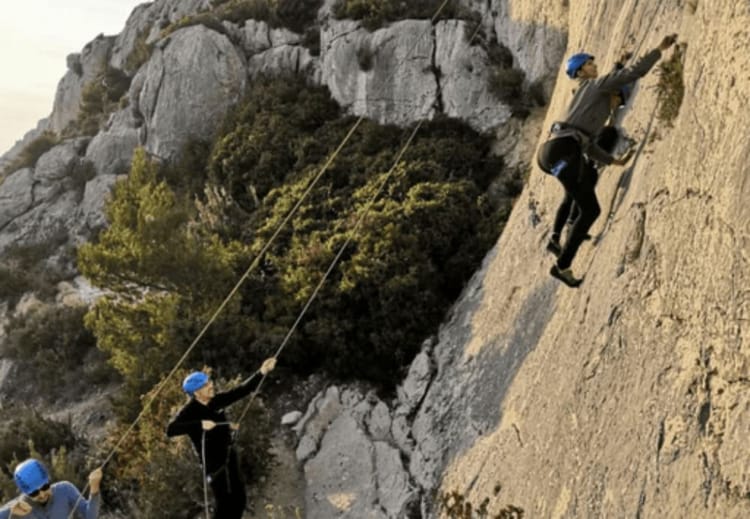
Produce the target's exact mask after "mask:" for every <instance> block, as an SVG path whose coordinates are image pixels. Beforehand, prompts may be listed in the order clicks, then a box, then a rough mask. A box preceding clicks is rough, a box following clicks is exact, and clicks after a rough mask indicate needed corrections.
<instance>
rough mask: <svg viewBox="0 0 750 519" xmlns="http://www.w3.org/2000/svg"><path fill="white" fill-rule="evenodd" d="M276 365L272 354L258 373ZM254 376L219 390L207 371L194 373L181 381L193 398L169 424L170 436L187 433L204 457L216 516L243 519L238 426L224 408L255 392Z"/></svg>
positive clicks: (205, 472)
mask: <svg viewBox="0 0 750 519" xmlns="http://www.w3.org/2000/svg"><path fill="white" fill-rule="evenodd" d="M275 367H276V359H275V358H274V357H271V358H269V359H266V360H265V361H264V362H263V365H262V366H261V368H260V369H259V370H258V372H256V374H257V373H260V374H261V375H267V374H268V373H270V372H271V371H273V369H274V368H275ZM254 377H255V375H253V376H251V377H250V378H248V379H247V380H245V381H244V382H243V383H242V384H240V385H239V386H238V387H236V388H234V389H231V390H229V391H225V392H222V393H216V392H215V391H214V384H213V382H212V381H211V379H210V378H209V377H208V375H207V374H205V373H204V372H202V371H196V372H193V373H191V374H190V375H188V376H187V377H186V378H185V380H184V381H183V383H182V389H183V390H184V391H185V392H186V393H187V394H188V396H189V397H190V401H189V402H188V403H187V404H185V406H183V408H182V409H181V410H180V411H179V412H178V413H177V415H176V416H175V417H174V418H173V419H172V421H171V422H170V423H169V425H168V426H167V436H169V437H173V436H180V435H183V434H187V435H188V436H189V437H190V440H191V441H192V442H193V446H194V447H195V450H196V451H197V453H198V456H200V457H201V463H202V464H203V472H204V475H205V477H206V480H207V481H208V483H210V484H211V488H212V489H213V492H214V498H215V500H216V508H215V511H214V519H241V518H242V514H243V513H244V511H245V504H246V496H245V484H244V482H243V481H242V477H241V475H240V469H239V463H238V460H237V452H236V451H235V450H234V447H233V446H232V434H231V432H232V431H233V430H237V429H238V428H239V425H238V424H236V423H233V422H228V421H227V416H226V414H225V412H224V409H225V408H226V407H228V406H230V405H231V404H233V403H235V402H237V401H238V400H240V399H242V398H244V397H246V396H248V395H249V394H250V393H252V392H253V390H254V389H255V388H256V387H257V386H258V384H253V383H252V380H253V378H254Z"/></svg>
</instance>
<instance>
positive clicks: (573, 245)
mask: <svg viewBox="0 0 750 519" xmlns="http://www.w3.org/2000/svg"><path fill="white" fill-rule="evenodd" d="M676 39H677V36H676V35H669V36H665V37H664V39H663V40H662V41H661V43H660V44H659V46H658V47H657V48H656V49H654V50H652V51H650V52H648V53H647V54H645V55H644V56H643V57H641V58H640V59H639V60H638V61H637V62H636V63H635V64H634V65H632V66H630V67H624V68H622V69H619V70H615V71H613V72H611V73H610V74H606V75H604V76H602V77H599V74H598V70H597V66H596V63H595V62H594V56H592V55H590V54H586V53H578V54H574V55H573V56H571V57H570V58H569V59H568V61H567V64H566V69H565V72H566V74H567V75H568V77H570V78H571V79H577V80H578V82H579V85H578V90H577V91H576V93H575V95H574V96H573V100H572V101H571V102H570V106H569V107H568V112H567V114H566V115H565V117H564V118H563V120H562V121H559V122H556V123H554V124H553V125H552V129H551V131H550V138H549V139H548V140H547V142H545V143H544V144H543V145H542V147H541V148H540V150H539V153H538V155H537V162H538V164H539V167H540V168H541V169H542V171H544V172H545V173H547V174H549V175H552V176H554V177H555V178H557V180H558V181H559V182H560V183H561V184H562V185H563V188H564V189H565V200H563V203H562V204H560V207H559V208H558V211H557V215H556V217H555V221H556V222H557V223H556V224H555V228H554V229H556V230H558V231H559V229H562V225H563V224H564V222H565V220H566V219H567V218H568V215H569V213H570V208H571V204H572V203H575V206H577V208H578V215H577V218H576V220H575V222H574V223H573V226H572V228H571V230H570V233H569V234H568V236H567V239H566V241H565V244H564V245H560V243H559V233H555V232H554V231H553V235H552V237H551V241H552V244H548V249H550V250H554V249H555V248H557V251H559V254H558V257H557V261H556V262H555V264H554V265H552V268H551V269H550V274H551V275H552V276H553V277H555V278H557V279H559V280H560V281H562V282H563V283H565V284H566V285H568V286H569V287H577V286H579V285H580V284H581V283H582V282H583V280H582V279H579V278H576V277H575V276H574V275H573V272H572V270H571V268H570V266H571V264H572V263H573V258H574V257H575V255H576V253H577V252H578V248H579V247H580V246H581V243H582V242H583V241H584V240H585V239H586V238H587V237H588V232H589V229H590V228H591V226H592V225H593V223H594V221H596V219H597V218H598V216H599V214H600V213H601V208H600V207H599V202H598V200H597V199H596V192H595V191H594V186H595V184H596V175H597V173H596V168H595V167H594V166H593V164H592V160H595V161H597V162H600V163H603V164H615V165H618V166H624V165H625V164H627V163H628V161H629V160H630V158H631V157H632V151H631V152H628V153H626V154H625V155H623V156H621V157H618V158H615V157H613V156H612V155H611V154H610V153H608V152H607V151H605V150H603V149H602V148H601V147H600V146H599V145H598V144H597V139H596V138H597V135H598V134H599V133H600V131H601V130H602V128H603V126H604V125H605V123H606V122H607V119H609V118H610V115H611V113H612V98H613V96H614V95H619V94H620V93H621V92H622V89H623V88H625V87H627V86H628V85H630V84H631V83H633V82H634V81H636V80H637V79H638V78H641V77H643V76H644V75H646V74H647V73H648V71H649V70H651V68H652V67H653V66H654V65H655V64H656V62H657V61H659V58H661V55H662V52H663V51H665V50H667V49H668V48H669V47H671V46H672V45H673V44H674V42H675V41H676ZM555 246H557V247H555ZM557 251H555V252H557Z"/></svg>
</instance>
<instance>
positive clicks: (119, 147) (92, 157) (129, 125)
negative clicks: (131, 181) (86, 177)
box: [86, 107, 140, 175]
mask: <svg viewBox="0 0 750 519" xmlns="http://www.w3.org/2000/svg"><path fill="white" fill-rule="evenodd" d="M139 126H140V121H138V120H137V119H136V117H135V115H134V113H133V110H132V109H131V108H130V107H128V108H125V109H124V110H120V111H119V112H116V113H114V114H112V116H110V118H109V121H108V122H107V125H106V127H105V128H104V129H103V130H102V131H100V132H99V133H97V134H96V136H95V137H94V138H93V139H92V140H91V143H90V144H89V146H88V149H87V150H86V160H89V161H90V162H91V163H92V164H93V165H94V169H95V170H96V173H97V175H119V174H122V173H126V172H127V171H128V170H129V169H130V161H131V159H132V157H133V151H134V150H135V148H137V147H138V145H139V144H140V129H139Z"/></svg>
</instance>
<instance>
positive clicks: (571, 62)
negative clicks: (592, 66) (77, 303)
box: [565, 52, 594, 79]
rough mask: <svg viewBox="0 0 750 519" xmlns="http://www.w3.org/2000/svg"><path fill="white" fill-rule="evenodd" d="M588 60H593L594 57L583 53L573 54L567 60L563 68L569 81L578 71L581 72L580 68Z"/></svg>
mask: <svg viewBox="0 0 750 519" xmlns="http://www.w3.org/2000/svg"><path fill="white" fill-rule="evenodd" d="M590 59H594V56H592V55H591V54H586V53H585V52H579V53H578V54H573V55H572V56H571V57H569V58H568V64H567V65H566V66H565V73H566V74H567V75H568V77H569V78H570V79H575V78H576V74H577V73H578V71H579V70H581V67H582V66H583V65H585V64H586V62H587V61H588V60H590Z"/></svg>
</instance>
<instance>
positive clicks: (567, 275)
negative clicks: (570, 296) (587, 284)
mask: <svg viewBox="0 0 750 519" xmlns="http://www.w3.org/2000/svg"><path fill="white" fill-rule="evenodd" d="M549 273H550V275H551V276H552V277H553V278H557V279H559V280H560V281H562V282H563V283H565V284H566V285H568V286H569V287H571V288H577V287H579V286H580V285H581V283H583V279H578V278H576V277H575V276H573V271H572V270H570V269H565V270H561V269H560V267H558V266H557V265H556V264H555V265H552V268H551V269H550V271H549Z"/></svg>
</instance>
